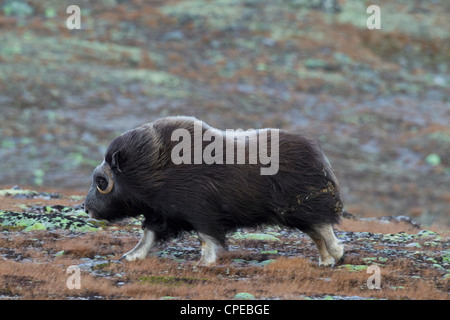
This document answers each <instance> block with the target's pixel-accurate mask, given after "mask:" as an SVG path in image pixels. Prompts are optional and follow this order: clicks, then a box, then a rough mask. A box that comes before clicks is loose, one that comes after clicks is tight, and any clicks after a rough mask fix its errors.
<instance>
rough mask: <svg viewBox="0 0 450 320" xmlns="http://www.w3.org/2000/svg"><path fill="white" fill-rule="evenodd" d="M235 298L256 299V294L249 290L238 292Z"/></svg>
mask: <svg viewBox="0 0 450 320" xmlns="http://www.w3.org/2000/svg"><path fill="white" fill-rule="evenodd" d="M233 299H235V300H255V296H254V295H252V294H251V293H248V292H239V293H236V294H235V295H234V297H233Z"/></svg>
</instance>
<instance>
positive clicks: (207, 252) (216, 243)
mask: <svg viewBox="0 0 450 320" xmlns="http://www.w3.org/2000/svg"><path fill="white" fill-rule="evenodd" d="M198 238H199V239H200V242H201V243H202V257H201V258H200V260H199V261H198V262H197V265H199V266H211V265H214V264H215V263H216V259H217V255H218V253H219V251H221V250H222V249H223V244H222V243H221V241H220V240H218V239H216V238H214V237H212V236H209V235H207V234H205V233H202V232H199V233H198Z"/></svg>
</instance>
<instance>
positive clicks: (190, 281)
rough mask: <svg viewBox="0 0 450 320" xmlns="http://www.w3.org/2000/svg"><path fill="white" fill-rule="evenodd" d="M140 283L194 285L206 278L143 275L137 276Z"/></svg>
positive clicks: (204, 280)
mask: <svg viewBox="0 0 450 320" xmlns="http://www.w3.org/2000/svg"><path fill="white" fill-rule="evenodd" d="M139 281H140V282H141V283H145V284H163V285H167V286H180V285H185V284H187V285H194V284H197V283H200V282H206V281H208V279H204V278H203V279H201V278H195V277H173V276H143V277H140V278H139Z"/></svg>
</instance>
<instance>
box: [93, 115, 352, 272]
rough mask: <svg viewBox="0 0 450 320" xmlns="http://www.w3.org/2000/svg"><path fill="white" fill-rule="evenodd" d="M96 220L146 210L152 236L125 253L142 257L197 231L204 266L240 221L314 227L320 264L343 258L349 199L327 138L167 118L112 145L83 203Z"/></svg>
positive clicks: (146, 235) (311, 232) (311, 233)
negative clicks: (342, 225)
mask: <svg viewBox="0 0 450 320" xmlns="http://www.w3.org/2000/svg"><path fill="white" fill-rule="evenodd" d="M84 206H85V210H86V212H87V213H89V215H90V216H91V217H92V218H96V219H105V220H108V221H115V220H119V219H123V218H126V217H136V216H138V215H141V214H142V215H143V216H144V220H143V222H142V228H143V231H144V232H143V236H142V239H141V240H140V241H139V243H138V244H137V245H136V247H135V248H134V249H133V250H131V251H130V252H128V253H126V254H125V255H124V256H123V257H122V258H124V259H126V260H128V261H133V260H136V259H143V258H145V256H146V255H147V253H148V251H149V250H150V249H151V248H152V247H153V245H154V244H155V243H157V242H163V241H165V240H168V239H170V238H172V237H176V236H178V235H179V234H180V233H182V232H191V231H195V232H197V234H198V237H199V239H200V242H201V244H202V257H201V259H200V261H199V263H200V264H202V265H211V264H214V263H215V261H216V258H217V254H218V251H219V249H221V248H223V247H225V240H226V234H227V233H228V232H230V231H232V230H234V229H236V228H241V227H255V226H261V225H280V226H285V227H289V228H295V229H298V230H300V231H303V232H305V233H307V234H308V235H309V236H310V237H311V238H312V240H313V241H314V242H315V244H316V246H317V249H318V251H319V264H321V265H331V264H334V263H336V262H338V261H340V260H341V259H342V257H343V254H344V250H343V246H342V245H341V244H340V243H339V242H338V240H337V239H336V237H335V235H334V231H333V227H332V226H333V224H336V223H339V222H340V218H341V214H342V208H343V204H342V199H341V194H340V189H339V183H338V181H337V179H336V176H335V175H334V173H333V171H332V169H331V165H330V162H329V161H328V159H327V157H326V156H325V155H324V153H323V151H322V149H321V148H320V146H319V145H318V143H317V142H316V141H315V140H314V139H312V138H310V137H308V136H305V135H302V134H296V133H289V132H286V131H283V130H278V129H260V130H247V131H232V130H226V131H221V130H218V129H215V128H213V127H211V126H209V125H207V124H206V123H204V122H201V121H199V120H198V119H196V118H193V117H168V118H163V119H159V120H157V121H155V122H153V123H149V124H145V125H143V126H141V127H138V128H136V129H133V130H130V131H127V132H125V133H123V134H122V135H120V136H119V137H117V138H116V139H114V140H113V141H112V142H111V144H110V145H109V147H108V149H107V151H106V154H105V158H104V161H103V162H102V163H101V164H100V165H99V166H98V167H97V168H96V169H95V170H94V172H93V176H92V186H91V188H90V190H89V192H88V194H87V196H86V199H85V201H84Z"/></svg>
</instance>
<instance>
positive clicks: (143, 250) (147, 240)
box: [120, 229, 156, 261]
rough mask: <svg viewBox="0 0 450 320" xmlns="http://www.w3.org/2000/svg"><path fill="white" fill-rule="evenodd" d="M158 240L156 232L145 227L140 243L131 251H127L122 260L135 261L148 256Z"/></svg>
mask: <svg viewBox="0 0 450 320" xmlns="http://www.w3.org/2000/svg"><path fill="white" fill-rule="evenodd" d="M155 240H156V234H155V232H153V231H151V230H148V229H144V233H143V235H142V238H141V240H139V243H138V244H137V245H136V246H135V247H134V248H133V249H132V250H131V251H129V252H127V253H125V254H124V255H123V256H122V258H120V260H123V259H125V260H127V261H134V260H138V259H144V258H145V257H146V256H147V253H148V251H149V250H150V249H151V248H152V247H153V246H154V244H155Z"/></svg>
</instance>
